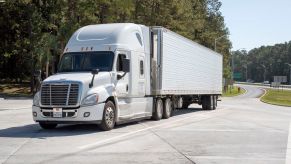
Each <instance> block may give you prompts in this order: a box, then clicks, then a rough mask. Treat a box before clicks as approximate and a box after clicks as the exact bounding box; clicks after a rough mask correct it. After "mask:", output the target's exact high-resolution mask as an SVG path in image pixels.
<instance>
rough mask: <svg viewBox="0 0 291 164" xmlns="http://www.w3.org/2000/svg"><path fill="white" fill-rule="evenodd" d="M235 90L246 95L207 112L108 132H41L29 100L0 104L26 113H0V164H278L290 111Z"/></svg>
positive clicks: (196, 110)
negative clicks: (29, 106)
mask: <svg viewBox="0 0 291 164" xmlns="http://www.w3.org/2000/svg"><path fill="white" fill-rule="evenodd" d="M243 87H244V88H246V89H247V91H248V92H247V93H246V94H244V95H241V96H238V97H235V98H222V101H221V102H219V104H218V109H217V110H215V111H203V110H201V109H200V106H198V105H192V106H191V108H190V109H184V110H179V111H178V112H176V113H175V115H174V116H173V117H171V118H170V119H167V120H161V121H151V120H146V121H141V122H138V123H131V124H125V125H121V126H117V127H116V128H115V129H114V130H112V131H109V132H103V131H99V130H98V128H97V127H96V126H95V125H70V126H68V125H67V126H59V127H58V128H57V129H54V130H42V129H41V128H39V126H38V125H37V124H35V123H34V122H33V121H32V116H31V109H30V108H27V107H28V105H29V104H31V100H22V101H23V102H20V101H17V102H15V103H14V102H13V100H12V101H11V102H9V103H8V102H2V101H6V100H0V103H1V105H0V109H6V108H10V107H11V108H14V109H16V108H17V107H18V108H21V107H23V108H26V109H21V110H2V111H0V148H1V149H0V163H202V164H204V163H207V164H208V163H223V164H225V163H226V164H227V163H229V164H233V163H236V164H237V163H243V164H245V163H256V164H257V163H263V164H265V163H274V164H280V163H282V164H283V163H285V159H286V152H287V145H288V136H289V126H290V119H291V108H288V107H279V106H273V105H269V104H264V103H262V102H260V101H259V99H258V98H257V97H258V96H260V95H261V94H262V93H263V92H262V90H260V89H259V88H257V87H255V86H243ZM2 104H3V105H2ZM16 104H19V106H16Z"/></svg>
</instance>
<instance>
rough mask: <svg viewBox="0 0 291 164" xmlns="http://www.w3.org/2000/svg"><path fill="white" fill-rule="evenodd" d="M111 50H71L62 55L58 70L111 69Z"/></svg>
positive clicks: (112, 54) (112, 56) (112, 55)
mask: <svg viewBox="0 0 291 164" xmlns="http://www.w3.org/2000/svg"><path fill="white" fill-rule="evenodd" d="M113 59H114V53H113V52H71V53H66V54H64V55H63V57H62V59H61V61H60V64H59V69H58V72H84V71H91V70H92V69H96V68H97V69H99V71H111V70H112V65H113Z"/></svg>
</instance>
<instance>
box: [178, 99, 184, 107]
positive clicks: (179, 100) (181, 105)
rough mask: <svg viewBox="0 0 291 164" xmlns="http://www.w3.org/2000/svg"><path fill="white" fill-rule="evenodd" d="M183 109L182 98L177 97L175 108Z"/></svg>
mask: <svg viewBox="0 0 291 164" xmlns="http://www.w3.org/2000/svg"><path fill="white" fill-rule="evenodd" d="M182 107H183V98H182V97H179V98H178V102H177V108H179V109H180V108H182Z"/></svg>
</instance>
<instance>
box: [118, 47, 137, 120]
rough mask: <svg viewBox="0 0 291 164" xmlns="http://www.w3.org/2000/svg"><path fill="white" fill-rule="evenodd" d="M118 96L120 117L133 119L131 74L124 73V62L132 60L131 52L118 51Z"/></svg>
mask: <svg viewBox="0 0 291 164" xmlns="http://www.w3.org/2000/svg"><path fill="white" fill-rule="evenodd" d="M116 55H117V56H116V62H115V68H116V76H115V78H116V84H115V90H116V96H117V99H118V108H119V112H118V117H124V118H129V117H132V115H133V113H132V109H131V108H130V102H129V99H128V97H129V76H130V74H131V72H128V73H125V72H123V71H122V65H123V63H122V60H123V59H130V52H128V51H117V53H116Z"/></svg>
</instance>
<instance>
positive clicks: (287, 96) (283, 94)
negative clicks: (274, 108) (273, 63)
mask: <svg viewBox="0 0 291 164" xmlns="http://www.w3.org/2000/svg"><path fill="white" fill-rule="evenodd" d="M266 91H267V93H266V94H265V95H264V96H263V97H261V101H263V102H265V103H268V104H273V105H281V106H290V107H291V90H282V89H267V90H266Z"/></svg>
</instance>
